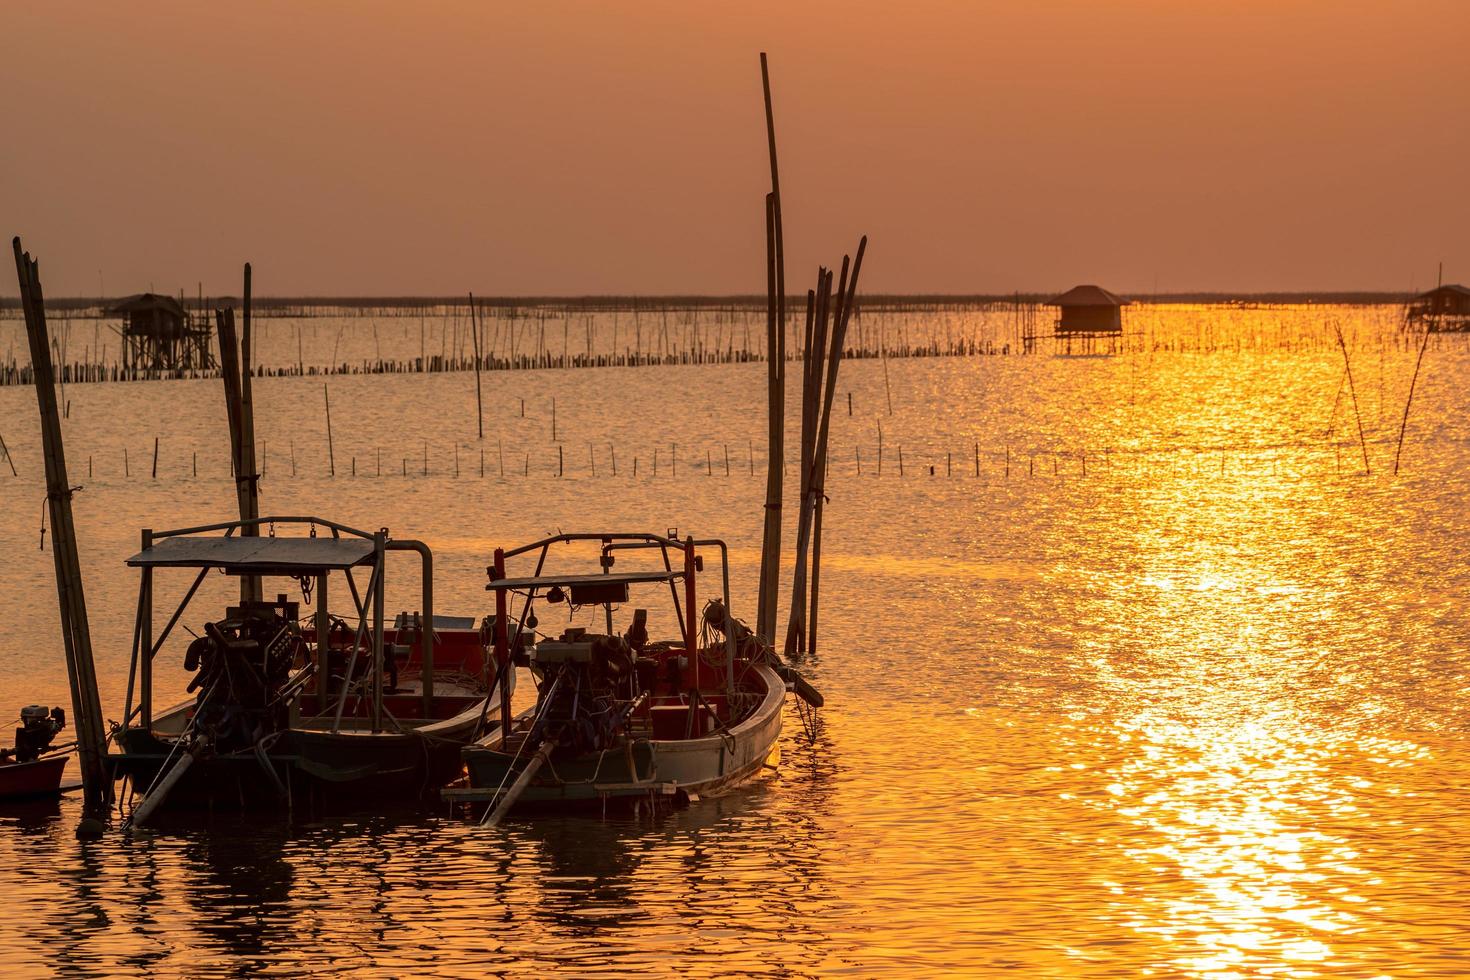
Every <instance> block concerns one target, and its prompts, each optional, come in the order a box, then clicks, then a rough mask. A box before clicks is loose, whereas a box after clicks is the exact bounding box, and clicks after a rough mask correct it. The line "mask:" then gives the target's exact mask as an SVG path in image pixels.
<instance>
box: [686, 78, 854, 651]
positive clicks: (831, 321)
mask: <svg viewBox="0 0 1470 980" xmlns="http://www.w3.org/2000/svg"><path fill="white" fill-rule="evenodd" d="M761 91H762V94H763V96H764V99H765V110H766V144H767V151H768V154H769V157H770V164H771V190H770V192H769V193H768V194H767V195H766V200H765V204H766V350H767V351H768V352H770V353H771V355H772V356H770V357H769V358H768V359H767V362H768V365H769V366H768V370H767V399H768V404H767V421H768V424H769V442H770V445H769V452H768V456H767V458H768V460H769V464H768V466H767V482H766V511H765V526H764V528H763V533H762V540H761V577H760V593H759V601H758V608H757V614H756V621H757V633H758V635H759V636H760V637H761V639H762V640H763V641H764V642H765V643H766V644H767V645H769V646H772V647H774V645H775V636H776V615H777V611H776V607H777V598H776V597H777V593H778V591H779V589H780V576H781V538H782V527H781V499H782V483H783V479H782V477H783V471H784V470H785V419H786V376H785V372H786V364H787V357H786V329H785V324H786V254H785V253H786V242H785V228H784V226H783V223H782V218H781V172H780V167H779V165H778V162H777V155H776V121H775V112H774V110H773V108H772V103H771V75H770V68H769V65H768V63H767V60H766V55H765V52H761ZM867 244H868V240H867V237H866V236H864V237H863V238H862V239H861V240H860V241H859V242H858V247H857V258H856V260H855V261H854V260H852V259H851V257H850V256H843V258H842V272H841V276H840V278H839V279H838V280H837V285H836V290H835V292H834V290H833V278H832V271H831V270H830V269H827V268H825V267H823V268H819V269H818V270H817V284H816V288H815V289H811V290H809V291H808V292H807V294H806V327H805V330H804V331H803V333H802V338H801V339H802V343H801V347H800V351H801V353H802V355H803V356H802V357H801V360H800V363H801V365H802V373H801V451H800V473H799V479H800V491H801V495H800V498H801V510H800V513H799V515H798V518H797V529H796V564H795V568H794V570H793V573H792V586H791V605H790V607H789V611H788V618H787V627H786V641H785V644H784V652H785V654H786V655H787V656H788V657H792V656H796V655H798V654H801V653H809V652H815V651H816V648H817V621H818V617H817V613H818V609H819V594H820V585H821V563H822V510H823V506H824V504H825V502H826V493H825V488H826V475H827V465H828V453H827V438H828V433H829V431H830V428H831V416H832V401H833V398H834V396H835V395H836V393H837V371H838V368H839V367H840V366H841V363H842V358H843V352H844V349H845V347H846V340H847V328H848V324H849V322H850V321H851V318H852V314H853V310H854V309H855V307H856V298H857V288H858V277H859V276H860V274H861V272H862V266H863V252H864V251H865V250H866V249H867ZM849 271H850V272H851V275H850V276H849ZM711 471H712V466H711Z"/></svg>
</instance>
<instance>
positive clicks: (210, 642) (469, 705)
mask: <svg viewBox="0 0 1470 980" xmlns="http://www.w3.org/2000/svg"><path fill="white" fill-rule="evenodd" d="M302 531H305V532H306V533H305V534H303V533H302ZM261 532H266V533H264V534H262V533H261ZM142 545H143V548H142V550H141V551H139V552H138V553H137V554H136V555H133V556H132V557H131V558H129V559H128V560H127V564H128V565H130V566H132V567H134V568H137V569H139V570H140V572H141V577H140V585H139V593H138V616H137V622H136V626H135V629H134V643H133V655H132V666H131V668H130V672H129V676H128V695H127V705H126V707H125V709H124V712H123V718H124V721H123V723H122V724H121V725H119V726H117V728H116V729H115V730H114V732H113V735H112V743H113V746H114V749H113V750H112V751H110V752H109V756H108V759H109V763H110V765H111V768H112V772H113V774H114V777H115V778H116V779H119V780H126V781H127V782H128V784H130V787H131V790H132V791H133V792H134V793H142V794H143V796H142V800H141V802H139V803H138V805H137V807H136V808H135V809H134V811H133V822H134V823H139V822H142V820H144V819H146V818H147V817H148V816H149V815H150V814H151V813H152V812H153V810H154V809H156V807H157V806H158V805H160V804H161V803H162V802H163V801H164V800H167V801H168V802H169V804H170V806H173V805H183V804H186V803H194V804H206V805H209V806H212V807H213V806H236V805H238V806H242V807H251V806H254V805H259V804H262V803H274V802H278V801H279V802H282V803H287V804H290V803H291V802H292V801H293V799H294V798H295V797H296V796H297V795H299V794H301V793H303V792H305V793H307V794H308V795H307V799H309V800H310V801H311V802H312V804H313V805H315V804H316V803H317V802H323V803H330V802H332V801H334V800H337V799H341V798H348V799H350V798H363V797H368V796H370V797H372V798H373V799H374V800H376V801H382V800H385V799H400V800H401V799H413V798H417V797H418V796H422V795H424V794H426V793H430V792H432V791H433V790H436V789H438V788H439V787H440V786H442V785H444V784H445V783H447V782H450V781H452V780H453V779H455V778H456V777H457V776H458V775H459V774H460V772H461V770H462V763H461V761H460V749H461V748H462V747H463V746H464V745H466V744H468V743H469V742H471V741H472V740H473V739H474V738H475V737H476V736H477V735H478V734H479V733H480V732H482V731H483V730H484V728H485V726H486V724H487V722H488V721H490V719H491V717H492V711H493V709H494V706H495V704H496V703H497V702H496V700H495V699H494V698H492V696H491V695H492V692H493V689H494V687H495V685H496V683H497V681H498V679H499V678H498V676H492V675H491V673H490V663H489V661H488V659H487V657H486V645H485V642H484V639H483V634H482V630H481V628H480V626H479V625H478V624H477V623H476V622H475V620H473V619H466V618H460V619H448V618H445V617H436V616H435V614H434V571H433V555H432V552H431V551H430V549H429V548H428V547H427V546H426V545H424V544H423V543H422V542H419V541H412V540H400V539H395V538H392V537H390V536H389V534H388V531H387V530H386V529H383V530H379V531H376V532H367V531H360V530H356V529H354V528H351V527H348V526H346V525H344V524H338V523H334V522H332V521H328V520H324V519H322V518H319V517H264V518H259V519H255V520H249V521H230V522H225V523H220V524H212V525H207V526H203V527H194V528H184V529H181V530H174V531H151V530H145V531H143V532H142ZM405 551H406V552H412V553H415V554H417V555H418V557H419V565H420V576H421V588H422V591H421V595H420V603H419V608H418V609H416V610H414V611H412V612H402V613H399V614H398V615H397V616H395V617H394V619H393V620H392V621H391V625H390V621H388V620H387V619H386V609H387V607H386V599H385V595H386V591H385V589H386V577H387V569H388V561H387V559H388V556H389V554H390V553H394V552H405ZM167 569H189V570H192V571H193V572H194V579H193V583H192V584H191V585H190V586H189V587H188V590H187V592H185V593H184V597H183V600H182V601H181V602H180V603H179V604H178V606H177V608H176V609H175V610H174V611H173V613H172V615H171V616H170V617H169V619H168V620H167V624H166V625H165V626H164V628H163V631H162V633H161V634H160V635H158V636H157V637H156V638H155V636H154V610H153V596H154V589H155V583H154V578H155V576H156V575H158V574H159V573H160V572H162V571H164V570H167ZM211 572H220V573H223V574H225V575H232V576H238V577H240V579H241V583H242V588H241V595H242V599H241V601H240V604H239V605H231V606H228V607H227V608H226V609H225V610H224V614H223V616H221V617H219V618H217V619H213V620H211V621H206V622H202V623H199V624H198V625H199V627H200V628H199V630H198V631H197V632H196V631H194V630H191V631H190V632H193V633H194V634H195V639H194V640H193V641H192V642H191V643H189V644H188V645H187V650H186V651H185V652H184V654H183V656H182V657H181V658H180V661H181V662H180V663H179V664H178V665H177V669H179V670H181V671H182V672H183V675H184V676H188V675H192V676H191V677H189V679H188V683H187V686H186V687H185V695H186V696H185V698H184V699H183V700H181V701H178V702H176V703H173V704H170V705H167V706H164V707H162V708H159V707H157V706H156V705H155V699H156V691H157V690H158V689H159V687H160V685H159V684H158V681H157V679H156V678H155V658H156V657H157V655H158V653H159V652H160V650H162V649H163V647H164V644H165V642H166V641H167V640H168V638H169V636H170V635H171V634H172V632H173V630H174V628H175V627H176V626H177V625H179V624H180V622H181V620H182V617H183V616H184V613H185V611H186V609H188V607H189V605H190V601H191V600H192V599H193V597H194V595H195V593H196V592H197V591H198V590H199V588H200V586H201V585H202V584H203V583H204V581H205V580H206V578H207V577H208V576H209V574H210V573H211ZM354 572H356V573H359V574H360V573H364V572H365V573H366V574H367V576H368V581H367V583H366V585H365V587H364V586H361V585H360V583H359V582H358V581H357V578H356V577H355V576H354ZM268 578H270V579H282V580H286V581H287V582H288V583H289V586H290V587H291V588H292V589H295V590H299V595H300V601H298V600H297V599H293V598H291V596H290V594H288V593H279V594H277V595H276V597H275V598H274V599H266V598H263V592H264V588H263V584H262V580H264V579H268ZM344 585H345V595H346V596H348V597H350V603H348V602H345V601H343V600H337V606H334V605H333V604H331V603H329V602H328V595H329V589H337V590H340V589H342V588H343V586H344ZM332 594H333V595H334V596H335V595H338V594H342V593H339V592H335V591H334V592H333V593H332ZM303 605H311V606H314V608H313V609H312V610H311V611H310V612H309V613H308V612H304V611H303V610H302V606H303ZM337 607H340V608H342V610H343V612H344V613H345V615H341V616H339V615H338V614H337V613H336V611H335V609H336V608H337ZM182 682H183V676H180V677H177V683H176V685H175V688H174V689H175V690H177V688H178V687H179V686H182ZM511 683H513V677H511V676H510V675H509V672H507V675H506V682H505V690H506V693H507V696H508V695H509V691H510V686H509V685H510V684H511ZM135 694H136V696H137V697H136V700H135V698H134V695H135ZM125 798H126V797H125Z"/></svg>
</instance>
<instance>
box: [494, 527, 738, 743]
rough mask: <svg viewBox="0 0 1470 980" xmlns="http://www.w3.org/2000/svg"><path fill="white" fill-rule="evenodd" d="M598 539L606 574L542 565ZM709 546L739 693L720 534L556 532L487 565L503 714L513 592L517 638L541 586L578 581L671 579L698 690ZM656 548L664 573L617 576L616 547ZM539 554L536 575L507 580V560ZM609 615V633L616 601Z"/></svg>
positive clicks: (503, 552) (731, 676)
mask: <svg viewBox="0 0 1470 980" xmlns="http://www.w3.org/2000/svg"><path fill="white" fill-rule="evenodd" d="M587 541H596V542H598V543H599V546H600V547H599V552H600V554H599V558H600V561H599V564H600V565H601V566H602V572H601V574H597V573H593V574H590V575H545V576H543V575H542V574H541V573H542V569H544V568H545V566H546V559H547V558H548V557H549V556H550V554H551V549H552V547H553V546H555V545H569V544H576V543H580V542H587ZM701 547H709V548H718V549H719V552H720V569H721V574H722V579H723V590H724V592H723V594H724V606H725V629H724V633H725V648H726V658H725V685H726V689H727V690H728V692H729V693H731V694H733V693H735V652H736V651H735V629H734V614H733V613H732V612H731V609H730V553H729V548H728V547H727V546H726V544H725V542H724V541H721V540H719V539H718V538H705V539H699V540H696V539H695V538H693V537H686V538H684V540H682V541H681V540H679V538H678V537H677V532H675V531H671V532H670V533H669V534H668V535H667V536H666V535H661V534H646V533H637V532H634V533H606V534H604V533H580V534H579V533H571V534H556V535H553V536H551V537H548V538H542V539H541V540H539V541H533V542H531V543H530V544H526V545H521V546H520V547H518V548H511V549H509V550H507V549H504V548H496V549H495V556H494V564H492V565H491V566H490V567H489V568H487V569H486V572H487V573H488V575H489V578H490V583H489V584H488V585H487V586H485V588H486V589H487V590H489V591H492V592H494V593H495V660H496V666H497V669H498V671H499V677H500V702H501V703H500V711H501V717H502V718H504V719H509V718H510V717H511V713H510V694H509V691H508V685H507V684H506V683H505V680H506V676H507V674H508V672H509V671H510V670H511V669H512V668H511V660H510V632H509V612H510V609H509V605H510V603H509V594H510V593H511V592H512V591H517V592H521V593H523V601H522V603H521V613H520V617H519V618H518V620H517V622H516V636H518V637H519V636H521V635H523V634H524V631H525V628H526V622H527V620H528V619H529V618H530V615H531V609H532V606H533V605H534V603H535V601H536V595H537V593H538V592H539V591H541V589H543V588H546V589H550V588H551V587H553V586H555V585H564V584H574V583H578V582H587V583H599V582H603V581H618V580H622V581H625V582H628V583H629V584H647V583H658V582H667V583H668V586H669V591H670V594H671V596H672V598H673V602H674V612H675V614H676V616H677V617H678V620H679V625H680V628H681V631H682V632H683V634H684V647H685V651H686V653H687V655H688V657H689V663H690V665H691V667H692V668H693V669H692V671H691V672H690V673H691V682H692V687H693V688H694V689H696V690H697V689H698V687H699V654H698V640H699V626H698V622H699V621H698V618H697V614H696V612H695V580H696V573H697V567H696V562H695V558H696V552H695V549H696V548H701ZM643 549H651V550H657V551H658V552H659V554H660V556H661V557H662V559H663V565H664V570H663V571H662V572H659V571H652V572H622V573H617V574H614V573H613V572H612V571H611V566H612V555H613V552H615V551H629V550H643ZM533 552H535V553H536V555H537V557H536V569H535V572H534V573H532V575H530V576H528V577H522V578H514V579H512V578H508V577H506V574H505V562H506V559H507V558H514V557H518V556H521V555H527V554H531V553H533ZM674 552H678V553H679V554H680V557H681V565H682V567H677V568H676V566H675V565H674V562H673V560H672V557H671V555H672V553H674ZM681 580H682V581H683V583H684V597H683V600H684V601H683V603H682V605H681V603H680V596H679V588H678V583H679V582H680V581H681ZM599 605H602V606H603V608H604V609H605V610H606V613H607V631H608V633H609V634H611V633H612V631H613V626H612V603H611V602H604V603H599ZM510 728H511V726H510V724H509V723H508V722H507V723H506V724H503V725H502V726H501V738H502V740H504V739H507V738H509V737H510Z"/></svg>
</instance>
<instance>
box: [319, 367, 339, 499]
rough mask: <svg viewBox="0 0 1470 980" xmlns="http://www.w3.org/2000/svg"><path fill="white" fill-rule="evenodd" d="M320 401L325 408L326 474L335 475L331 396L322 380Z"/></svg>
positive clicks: (335, 461) (335, 453)
mask: <svg viewBox="0 0 1470 980" xmlns="http://www.w3.org/2000/svg"><path fill="white" fill-rule="evenodd" d="M322 403H323V404H324V405H326V408H327V475H328V476H336V475H337V452H336V450H335V449H333V448H332V396H331V394H329V393H328V392H327V383H326V382H325V381H323V382H322Z"/></svg>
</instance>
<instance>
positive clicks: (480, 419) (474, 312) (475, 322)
mask: <svg viewBox="0 0 1470 980" xmlns="http://www.w3.org/2000/svg"><path fill="white" fill-rule="evenodd" d="M470 330H471V331H473V334H474V338H475V424H476V425H478V426H479V431H480V438H481V439H483V438H485V402H484V400H483V399H482V398H481V395H480V314H479V311H478V309H476V307H475V294H474V293H470ZM480 475H481V476H484V475H485V474H483V473H481V474H480Z"/></svg>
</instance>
